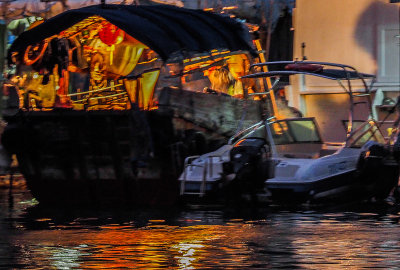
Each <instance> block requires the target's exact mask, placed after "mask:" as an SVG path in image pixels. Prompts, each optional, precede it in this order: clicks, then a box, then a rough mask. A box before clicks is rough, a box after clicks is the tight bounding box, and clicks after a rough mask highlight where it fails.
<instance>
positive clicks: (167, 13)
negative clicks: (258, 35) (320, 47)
mask: <svg viewBox="0 0 400 270" xmlns="http://www.w3.org/2000/svg"><path fill="white" fill-rule="evenodd" d="M255 56H256V52H255V51H254V49H253V46H252V44H251V39H250V35H249V32H248V30H247V29H246V28H245V27H244V25H243V24H242V23H240V22H238V21H236V20H234V19H231V18H229V17H223V16H221V15H217V14H213V13H207V12H204V11H199V10H188V9H183V8H177V7H172V6H124V5H97V6H90V7H85V8H81V9H76V10H69V11H67V12H64V13H62V14H60V15H58V16H56V17H53V18H51V19H49V20H47V21H45V22H43V23H41V24H39V25H38V26H36V27H34V28H32V29H30V30H28V31H26V32H24V33H22V34H21V35H20V36H19V37H18V38H17V39H16V41H15V42H14V43H13V44H12V46H11V48H10V50H9V62H10V63H13V64H15V65H16V67H17V73H16V76H15V77H14V78H15V80H14V85H15V87H14V90H15V91H17V92H18V93H19V101H20V102H19V105H18V107H17V109H16V110H14V111H12V110H11V111H10V110H8V111H7V112H6V113H5V119H6V121H7V122H8V125H7V127H6V129H5V131H4V133H3V136H2V143H3V145H4V147H5V148H6V149H7V151H8V152H9V153H11V154H16V156H17V158H18V162H19V168H20V170H21V172H22V173H23V175H24V177H25V178H26V180H27V184H28V187H29V189H30V190H31V192H32V194H33V195H34V196H35V198H37V199H38V200H39V202H41V203H57V204H60V203H61V204H82V203H84V204H98V203H101V204H103V203H106V204H110V203H112V204H114V203H122V204H124V205H137V204H146V205H148V204H171V203H175V202H176V199H177V197H178V192H179V188H178V183H177V180H176V179H177V175H178V173H179V172H180V171H181V169H182V165H183V159H184V157H185V156H188V155H194V154H201V153H204V152H208V151H211V150H213V149H216V148H217V147H218V146H219V145H221V143H223V142H225V140H226V139H227V138H228V137H229V136H231V135H233V134H234V133H235V131H236V130H238V129H239V128H240V127H241V126H248V125H249V124H250V123H254V122H257V121H259V120H260V119H261V117H262V115H263V113H265V109H266V108H265V105H264V102H262V101H260V100H252V99H248V98H247V94H248V89H251V90H252V91H257V89H258V87H259V85H249V84H247V82H246V81H245V80H241V79H240V76H242V75H245V74H246V70H248V66H249V65H250V64H251V63H253V62H254V58H253V57H255Z"/></svg>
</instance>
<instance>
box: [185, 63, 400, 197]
mask: <svg viewBox="0 0 400 270" xmlns="http://www.w3.org/2000/svg"><path fill="white" fill-rule="evenodd" d="M273 64H286V65H291V69H292V70H284V71H271V72H261V73H255V74H251V75H247V76H244V77H245V78H260V77H271V76H272V77H277V78H279V77H281V76H287V75H294V74H305V75H313V76H318V77H322V78H326V79H331V80H337V81H338V82H339V83H340V85H342V86H343V88H344V89H345V90H346V92H347V93H348V94H349V100H350V104H351V106H350V112H349V119H348V121H347V122H346V124H347V125H346V131H347V136H346V139H345V140H344V141H343V142H339V143H338V142H325V141H324V140H323V139H322V138H321V135H320V134H321V133H320V131H319V128H318V125H317V123H316V121H315V118H313V117H308V118H304V117H298V118H286V119H277V118H276V117H271V118H269V119H267V120H265V121H261V122H259V123H257V124H255V125H253V126H251V127H249V128H247V129H245V130H243V131H242V132H240V133H239V134H237V135H236V136H235V137H233V138H232V139H231V140H230V141H229V143H228V144H227V145H225V146H223V147H222V148H220V149H219V150H217V151H215V152H212V153H208V154H205V155H202V156H199V157H189V158H187V159H186V162H185V169H184V172H183V173H182V174H181V176H180V178H179V181H180V182H181V195H200V196H204V195H206V194H207V193H209V192H215V191H221V188H222V187H226V186H230V185H233V186H234V187H235V189H236V194H237V192H239V193H240V192H249V191H250V193H252V192H254V191H257V190H259V186H260V182H262V183H264V181H265V187H266V190H267V191H268V193H269V194H270V195H271V197H270V198H271V199H272V200H279V201H283V202H288V203H290V202H298V201H309V200H312V201H318V200H329V199H338V198H340V199H371V198H376V199H383V198H386V197H387V196H388V194H389V193H390V191H391V190H393V188H395V187H396V186H397V182H398V177H399V165H398V162H397V160H396V159H395V158H394V153H393V147H392V145H390V143H389V141H388V140H387V139H386V138H385V137H384V136H383V133H382V131H381V129H380V126H381V124H382V123H378V122H376V121H375V120H374V119H368V120H366V121H362V122H361V121H355V120H354V118H353V114H354V107H355V106H354V104H355V103H356V102H355V101H354V99H355V98H365V99H366V102H367V103H369V104H370V96H369V95H370V92H371V88H372V83H371V84H370V85H369V86H368V85H367V82H366V80H367V79H370V80H371V81H372V82H373V80H374V76H373V75H368V74H362V73H359V72H358V71H357V70H355V69H354V68H352V67H350V66H347V65H341V64H333V63H324V62H310V61H307V62H289V61H283V62H282V61H281V62H270V63H261V64H256V65H258V66H262V65H273ZM327 67H329V68H327ZM342 80H346V81H347V82H348V84H347V88H346V87H345V86H344V85H343V84H342V82H341V81H342ZM352 80H361V81H362V83H363V85H364V86H365V90H364V92H363V93H361V94H357V95H355V94H354V93H353V91H352V88H351V81H352ZM357 102H359V101H357ZM260 179H261V180H262V181H260ZM234 183H236V184H234Z"/></svg>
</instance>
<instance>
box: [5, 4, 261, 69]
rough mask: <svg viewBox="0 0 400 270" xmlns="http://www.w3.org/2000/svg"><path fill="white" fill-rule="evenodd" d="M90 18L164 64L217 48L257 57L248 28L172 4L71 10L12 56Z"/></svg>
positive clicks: (27, 36)
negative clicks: (136, 42)
mask: <svg viewBox="0 0 400 270" xmlns="http://www.w3.org/2000/svg"><path fill="white" fill-rule="evenodd" d="M91 16H100V17H102V18H104V19H106V20H107V21H109V22H110V23H112V24H114V25H115V26H117V27H118V28H120V29H122V30H123V31H125V32H126V33H127V34H128V35H130V36H132V37H134V38H135V39H137V40H139V41H140V42H142V43H143V44H145V45H147V46H148V47H150V48H151V49H152V50H154V51H155V52H156V53H157V54H158V55H159V56H160V57H161V58H162V59H163V60H164V61H167V60H168V59H171V58H172V57H174V56H176V57H178V56H179V55H180V54H183V56H185V57H188V56H191V55H193V53H207V52H210V51H212V50H215V49H225V50H226V49H227V50H230V51H248V52H250V53H252V54H254V55H255V54H256V51H255V49H254V48H253V45H252V43H251V38H250V34H249V31H248V29H246V27H245V25H244V24H242V23H241V22H239V21H237V20H235V19H232V18H229V17H227V16H222V15H218V14H214V13H211V12H205V11H202V10H192V9H185V8H179V7H175V6H170V5H155V6H140V5H137V6H136V5H108V4H105V5H93V6H88V7H83V8H79V9H72V10H68V11H66V12H63V13H61V14H59V15H57V16H55V17H52V18H50V19H48V20H47V21H45V22H43V23H42V24H40V25H38V26H36V27H34V28H32V29H31V30H28V31H26V32H23V33H22V34H21V35H20V36H19V37H18V38H17V39H16V40H15V42H14V43H13V44H12V46H11V47H10V49H9V57H10V56H11V54H12V53H13V52H18V51H22V50H25V49H26V48H27V46H29V45H32V44H36V43H39V42H41V41H42V40H44V39H46V38H49V37H51V36H54V35H57V34H59V33H60V32H62V31H64V30H66V29H68V28H69V27H71V26H73V25H75V24H76V23H79V22H81V21H83V20H85V19H87V18H89V17H91Z"/></svg>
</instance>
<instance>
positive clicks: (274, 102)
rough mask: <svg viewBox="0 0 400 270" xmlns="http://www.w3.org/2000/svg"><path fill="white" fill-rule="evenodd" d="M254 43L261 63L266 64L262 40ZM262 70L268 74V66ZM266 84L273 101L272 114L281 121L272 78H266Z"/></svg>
mask: <svg viewBox="0 0 400 270" xmlns="http://www.w3.org/2000/svg"><path fill="white" fill-rule="evenodd" d="M254 43H255V45H256V48H257V51H259V53H258V55H259V57H260V61H261V62H265V56H264V54H263V53H262V48H261V43H260V40H259V39H257V40H255V41H254ZM262 68H263V71H264V72H268V67H267V66H266V65H265V66H263V67H262ZM266 82H267V88H268V89H267V90H269V96H270V99H271V105H272V114H273V115H274V116H275V117H276V118H277V119H279V118H280V116H279V112H278V107H277V105H276V99H275V93H274V90H273V89H272V83H271V78H270V77H266Z"/></svg>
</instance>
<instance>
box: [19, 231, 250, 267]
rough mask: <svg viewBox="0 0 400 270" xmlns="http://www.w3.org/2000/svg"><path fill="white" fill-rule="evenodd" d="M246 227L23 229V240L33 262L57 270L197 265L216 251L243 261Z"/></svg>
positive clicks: (226, 259) (227, 261) (227, 258)
mask: <svg viewBox="0 0 400 270" xmlns="http://www.w3.org/2000/svg"><path fill="white" fill-rule="evenodd" d="M249 230H250V231H251V230H252V226H251V225H249V224H230V225H194V226H187V227H178V226H168V225H162V224H157V225H154V224H150V225H149V226H147V227H144V228H134V227H131V226H126V225H106V226H101V227H100V228H98V229H97V230H78V231H77V230H63V231H62V232H60V230H48V231H45V232H44V231H40V232H38V231H26V233H25V234H24V237H23V238H24V239H23V242H24V243H26V244H28V245H29V246H30V249H31V250H30V252H31V254H30V255H32V253H33V254H34V256H33V257H34V258H35V260H37V259H38V257H40V260H38V261H48V262H49V264H51V265H52V266H53V267H55V268H57V269H71V267H72V268H76V267H77V268H84V269H95V268H97V269H98V268H105V267H107V268H114V269H121V268H130V269H155V268H160V267H172V268H174V269H198V268H202V264H203V263H204V262H207V263H211V264H215V265H218V261H214V262H213V261H212V260H213V258H215V255H217V256H218V257H221V258H223V261H224V263H225V264H231V265H238V264H239V265H240V264H241V263H243V261H244V260H246V256H240V253H242V250H246V240H245V238H246V235H248V233H247V231H249ZM250 234H251V233H250ZM243 240H244V241H243ZM25 259H27V258H25Z"/></svg>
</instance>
